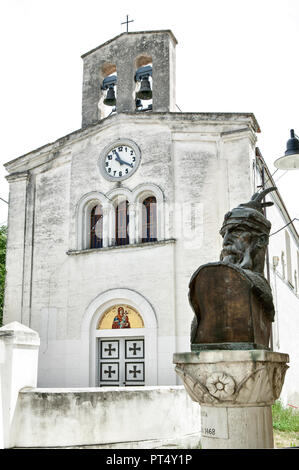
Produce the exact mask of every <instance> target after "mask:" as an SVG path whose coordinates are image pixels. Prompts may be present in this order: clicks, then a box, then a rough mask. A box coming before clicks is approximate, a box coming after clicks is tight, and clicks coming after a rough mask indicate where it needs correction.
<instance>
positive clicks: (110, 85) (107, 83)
mask: <svg viewBox="0 0 299 470" xmlns="http://www.w3.org/2000/svg"><path fill="white" fill-rule="evenodd" d="M116 82H117V76H116V75H110V76H108V77H106V78H104V80H103V83H102V90H108V91H107V95H106V98H105V99H104V104H105V105H106V106H114V105H115V104H116V98H115V91H114V87H115V85H116Z"/></svg>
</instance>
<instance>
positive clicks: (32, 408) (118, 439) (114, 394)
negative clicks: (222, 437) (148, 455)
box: [12, 386, 200, 449]
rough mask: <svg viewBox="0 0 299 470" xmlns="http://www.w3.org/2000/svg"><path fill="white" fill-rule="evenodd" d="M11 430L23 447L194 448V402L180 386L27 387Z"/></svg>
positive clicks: (197, 417)
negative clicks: (66, 388) (168, 446)
mask: <svg viewBox="0 0 299 470" xmlns="http://www.w3.org/2000/svg"><path fill="white" fill-rule="evenodd" d="M12 432H13V435H14V445H15V447H25V448H26V447H34V448H38V447H68V446H94V447H106V448H107V447H108V448H147V449H148V448H159V447H163V445H164V446H166V447H167V445H169V444H170V445H171V447H178V448H190V447H194V448H196V447H197V448H198V447H199V441H200V407H199V406H198V404H197V403H194V402H192V401H191V399H190V398H189V397H188V395H187V393H186V392H185V389H184V387H183V386H180V387H144V388H140V387H136V388H130V389H128V388H113V387H109V388H106V389H105V388H102V389H93V388H89V389H69V390H65V389H31V390H30V389H28V390H22V391H21V392H20V394H19V400H18V406H17V409H16V412H15V419H14V423H13V430H12Z"/></svg>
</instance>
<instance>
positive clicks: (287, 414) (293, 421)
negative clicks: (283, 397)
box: [272, 401, 299, 432]
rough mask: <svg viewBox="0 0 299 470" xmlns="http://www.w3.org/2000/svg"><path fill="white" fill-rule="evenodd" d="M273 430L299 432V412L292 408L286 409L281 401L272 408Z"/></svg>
mask: <svg viewBox="0 0 299 470" xmlns="http://www.w3.org/2000/svg"><path fill="white" fill-rule="evenodd" d="M272 417H273V428H274V429H277V430H278V431H287V432H298V431H299V412H298V411H297V410H294V409H292V408H284V407H283V406H282V404H281V402H280V401H276V402H275V403H274V405H273V406H272Z"/></svg>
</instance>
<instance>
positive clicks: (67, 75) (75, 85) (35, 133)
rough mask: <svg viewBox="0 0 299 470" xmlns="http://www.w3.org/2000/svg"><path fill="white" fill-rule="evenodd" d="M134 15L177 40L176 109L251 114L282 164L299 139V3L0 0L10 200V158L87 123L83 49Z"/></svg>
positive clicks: (285, 184) (298, 188)
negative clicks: (293, 138) (292, 140)
mask: <svg viewBox="0 0 299 470" xmlns="http://www.w3.org/2000/svg"><path fill="white" fill-rule="evenodd" d="M127 14H129V16H130V18H132V19H134V23H131V24H130V25H129V30H130V31H143V30H155V29H171V30H172V32H173V33H174V35H175V36H176V38H177V40H178V45H177V48H176V51H177V93H176V95H177V99H176V101H177V104H178V106H179V107H180V108H181V109H182V110H183V111H186V112H188V111H196V112H253V113H254V114H255V117H256V119H257V121H258V123H259V125H260V127H261V131H262V133H261V134H259V135H258V143H257V145H258V146H259V148H260V150H261V152H262V154H263V156H264V158H265V160H266V162H267V164H268V166H269V168H270V170H271V171H272V172H273V171H274V170H275V168H274V166H273V162H274V160H276V158H278V157H280V156H282V155H283V154H284V151H285V145H286V141H287V140H288V138H289V130H290V129H291V128H294V129H295V132H296V133H297V134H298V135H299V114H298V96H299V95H298V90H297V88H298V77H299V61H298V52H299V1H298V0H251V1H245V0H185V1H184V2H182V1H179V2H178V1H175V0H173V1H172V0H163V1H162V0H148V1H144V0H138V1H137V0H113V1H111V2H108V1H105V2H103V1H101V0H1V3H0V57H1V73H0V125H1V151H0V197H2V198H4V199H6V200H7V199H8V184H7V182H6V180H5V178H4V175H5V174H6V172H5V170H4V168H3V166H2V164H3V163H5V162H7V161H9V160H12V159H14V158H16V157H18V156H20V155H23V154H24V153H27V152H29V151H31V150H34V149H36V148H37V147H39V146H41V145H44V144H47V143H49V142H53V141H54V140H56V139H58V138H59V137H62V136H64V135H66V134H68V133H69V132H72V131H74V130H76V129H79V128H80V127H81V87H82V59H81V55H82V54H83V53H84V52H87V51H89V50H90V49H92V48H94V47H96V46H98V45H100V44H102V43H103V42H105V41H107V40H109V39H111V38H113V37H114V36H116V35H118V34H120V33H121V32H124V31H125V26H121V25H120V23H121V22H122V21H125V18H126V15H127ZM282 175H283V172H282V171H281V170H279V171H278V172H277V173H276V174H275V178H276V179H278V178H279V177H281V179H279V181H278V182H277V186H278V188H279V190H280V192H281V194H282V196H283V198H284V201H285V203H286V205H287V207H288V209H289V212H290V215H291V217H292V218H293V217H298V218H299V204H298V201H299V171H289V172H287V173H285V174H284V175H283V176H282ZM240 202H243V201H240ZM6 219H7V205H6V204H5V203H3V202H2V201H1V200H0V223H1V222H5V221H6ZM295 225H296V227H297V230H298V229H299V222H295Z"/></svg>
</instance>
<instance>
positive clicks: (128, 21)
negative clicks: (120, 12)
mask: <svg viewBox="0 0 299 470" xmlns="http://www.w3.org/2000/svg"><path fill="white" fill-rule="evenodd" d="M133 21H134V20H129V15H127V20H126V21H124V22H123V23H121V24H126V25H127V33H128V32H129V23H133Z"/></svg>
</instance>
